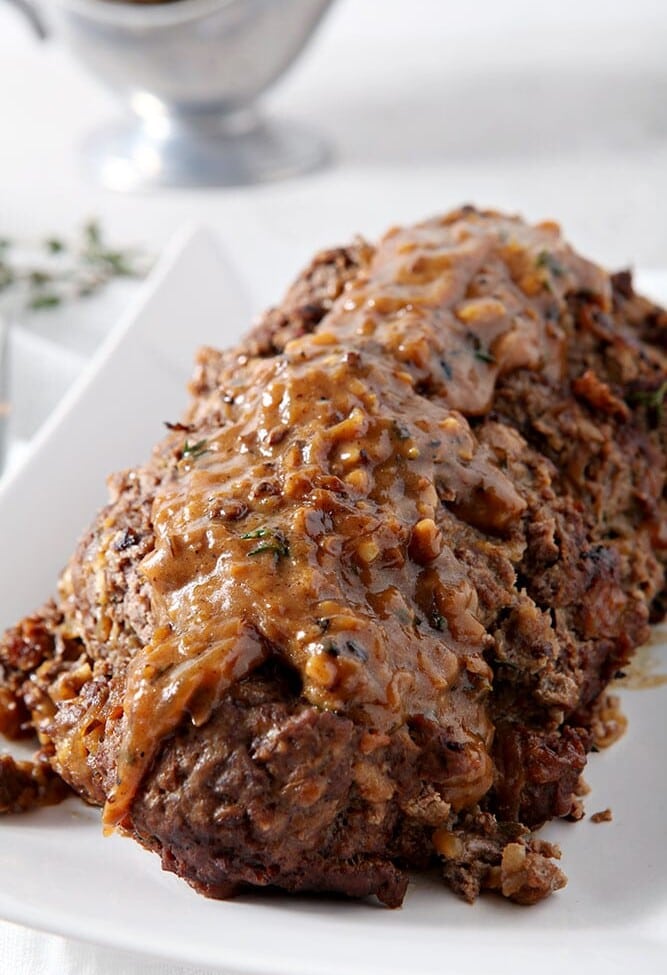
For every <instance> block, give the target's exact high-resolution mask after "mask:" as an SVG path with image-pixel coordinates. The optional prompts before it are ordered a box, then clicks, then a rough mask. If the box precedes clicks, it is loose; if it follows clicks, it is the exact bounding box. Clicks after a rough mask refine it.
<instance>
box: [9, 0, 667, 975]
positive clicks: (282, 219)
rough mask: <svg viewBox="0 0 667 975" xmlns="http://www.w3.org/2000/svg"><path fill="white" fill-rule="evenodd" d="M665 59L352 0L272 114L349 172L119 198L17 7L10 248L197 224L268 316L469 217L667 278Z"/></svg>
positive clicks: (419, 6) (476, 15)
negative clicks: (341, 272) (423, 228)
mask: <svg viewBox="0 0 667 975" xmlns="http://www.w3.org/2000/svg"><path fill="white" fill-rule="evenodd" d="M666 50H667V4H665V3H664V0H635V2H634V3H632V4H628V3H627V2H625V0H560V2H559V3H558V4H536V3H534V0H507V2H503V3H498V2H496V0H477V2H476V3H474V4H455V3H449V2H446V0H411V2H407V0H339V3H338V4H337V6H336V7H335V8H334V10H333V11H332V13H331V15H330V17H329V19H328V20H327V21H326V23H325V24H324V26H323V28H322V30H321V32H320V34H319V35H318V37H317V39H316V41H315V42H314V44H313V45H312V47H311V48H309V50H308V51H307V53H306V55H305V56H304V57H303V58H302V60H301V61H300V62H299V64H298V66H297V67H296V68H295V69H294V70H293V71H292V72H291V73H290V74H289V76H288V77H287V78H286V80H284V81H283V82H281V83H280V84H279V85H278V87H277V88H276V90H275V91H274V92H273V93H271V95H270V96H269V97H268V98H267V100H266V108H267V111H270V112H272V113H273V114H274V115H275V116H277V117H280V116H283V117H291V118H298V119H300V120H302V121H306V122H308V123H310V124H311V125H312V126H314V127H317V128H318V129H319V130H320V131H321V132H322V134H324V135H325V136H326V138H327V139H328V140H329V141H330V142H331V144H332V145H333V147H334V149H335V153H336V162H335V164H334V165H333V166H331V167H330V168H329V169H327V170H325V171H323V172H321V173H318V174H314V175H311V176H308V177H305V178H303V179H299V180H291V181H288V182H285V183H282V184H274V185H270V186H265V187H259V188H253V189H244V190H220V191H215V190H210V191H206V192H189V191H179V192H171V193H160V194H153V195H145V196H136V197H134V196H131V197H120V196H114V195H113V194H110V193H107V192H105V191H103V190H101V189H99V188H97V187H95V186H92V185H88V184H87V183H85V181H84V180H83V178H82V176H81V170H80V165H79V162H80V160H79V146H80V143H81V140H82V138H83V136H84V134H85V133H86V132H87V131H89V129H90V128H91V127H92V126H94V125H97V124H99V123H100V122H101V121H102V120H104V119H105V118H107V117H111V116H113V114H114V112H116V111H117V109H116V106H115V104H114V102H113V100H112V99H111V98H110V96H108V95H107V94H106V93H105V92H103V91H102V90H101V89H99V88H98V87H97V86H96V85H95V83H94V82H93V81H91V80H89V79H88V78H87V77H86V76H85V75H83V74H82V72H81V71H80V69H79V68H78V67H77V66H76V65H75V64H74V63H73V62H72V61H71V60H70V59H69V57H68V56H67V55H66V53H65V52H64V51H61V50H59V49H58V48H57V47H56V46H55V45H48V44H47V45H45V46H40V45H38V44H37V43H36V42H34V41H33V39H32V37H31V36H30V35H29V33H28V32H27V30H26V29H25V26H24V24H23V23H22V22H20V21H19V20H18V19H17V18H16V16H15V14H13V13H12V12H11V11H10V10H9V9H4V8H3V9H2V10H0V71H1V72H2V74H1V77H2V84H1V85H0V119H1V123H0V124H2V127H3V131H2V134H1V135H0V235H1V236H13V235H17V236H20V237H30V236H32V237H43V236H45V235H47V234H48V233H51V232H53V231H58V232H68V231H71V230H72V229H73V228H74V227H75V226H76V225H77V224H79V223H80V222H81V221H82V220H83V219H84V218H85V217H87V216H89V215H91V214H96V215H99V217H100V218H101V219H102V221H103V223H104V225H105V227H106V228H107V229H108V231H109V233H110V234H111V236H112V237H114V238H116V239H117V240H119V241H121V242H130V241H136V242H138V243H141V244H143V245H145V246H146V247H147V248H148V249H151V250H154V251H158V250H159V249H160V247H161V246H162V245H163V243H164V241H165V240H166V239H167V238H168V237H169V236H170V235H171V234H172V233H173V232H174V231H175V230H176V229H177V228H178V227H180V226H181V225H182V224H183V223H188V222H189V223H192V222H199V223H207V224H209V225H211V226H213V227H214V228H215V229H217V230H218V231H219V232H220V234H221V236H222V237H223V239H224V241H225V243H226V244H227V246H228V248H229V249H230V250H231V251H232V256H233V258H234V260H235V262H236V263H237V265H238V266H239V267H240V268H241V269H242V272H243V274H244V276H245V277H246V279H247V282H248V284H249V286H250V289H251V291H252V294H253V295H254V299H255V302H256V304H257V305H258V306H260V305H262V304H264V303H266V302H268V301H271V300H274V299H276V298H277V297H278V296H279V294H280V291H281V289H282V288H283V287H284V285H285V284H286V282H287V281H288V280H289V277H290V275H291V274H292V273H293V272H294V271H295V270H296V269H297V268H298V266H299V264H300V263H301V262H303V261H304V260H305V259H307V257H308V255H309V254H310V253H311V252H312V251H313V250H314V249H315V248H316V247H318V246H321V245H326V244H329V243H334V242H337V241H340V240H344V239H347V238H349V236H350V235H351V234H353V233H354V232H356V231H363V232H365V233H367V234H373V233H376V232H378V231H380V230H381V229H383V227H384V226H386V225H387V224H388V223H390V222H393V221H398V220H401V219H411V218H414V217H418V216H420V215H427V214H429V213H431V212H433V211H435V210H443V209H446V208H448V207H450V206H454V205H457V204H459V203H461V202H466V201H473V202H476V203H480V204H484V205H494V206H497V207H503V208H509V209H511V210H519V211H521V212H523V213H524V214H525V215H526V216H528V217H529V218H540V217H546V216H556V217H557V218H558V219H560V220H561V222H562V223H563V224H564V225H565V227H566V230H567V232H568V235H569V236H570V238H571V239H572V240H573V242H574V243H575V244H576V245H577V246H579V247H580V248H581V249H583V250H584V251H585V252H587V253H589V254H590V255H592V256H594V257H596V258H598V259H599V260H600V261H602V262H605V263H607V264H608V265H611V266H616V267H618V266H625V265H628V264H636V265H641V266H643V267H660V266H663V267H664V266H665V264H667V219H666V217H667V208H666V204H665V200H666V199H667V58H665V51H666ZM122 294H123V293H122V291H119V290H118V289H116V290H114V291H113V292H112V293H111V294H110V295H109V296H108V297H107V298H106V299H102V300H101V302H100V303H98V304H97V305H96V306H95V312H94V313H93V312H92V311H90V312H89V313H88V312H85V313H84V318H85V316H86V315H89V319H90V321H91V322H92V323H93V324H91V326H90V329H88V331H86V329H85V327H84V328H83V329H79V326H78V325H77V324H76V322H74V323H72V322H69V327H70V335H71V336H74V337H73V338H71V341H70V340H69V339H68V344H69V347H70V351H71V353H72V357H71V360H70V364H71V366H72V374H74V373H75V372H76V370H77V368H78V365H80V363H81V362H83V361H84V360H85V357H86V356H87V355H88V354H89V353H90V351H91V349H92V347H94V345H95V344H96V342H97V341H98V340H99V337H100V335H101V334H103V333H104V331H105V330H106V328H107V327H108V325H109V323H110V321H111V320H112V318H113V317H114V315H115V313H116V310H117V308H118V307H119V302H122V300H123V299H122ZM90 307H91V308H92V307H93V306H90ZM80 314H81V313H80V311H77V313H76V315H77V316H79V315H80ZM79 320H80V319H77V321H79ZM43 321H44V322H46V319H44V320H43ZM54 322H55V320H54ZM39 327H42V328H45V327H47V326H46V325H45V324H42V325H41V326H39ZM53 327H54V328H55V327H56V325H55V323H54V325H53ZM63 328H64V326H63ZM77 329H79V330H78V332H77ZM38 330H39V329H38ZM76 335H78V338H77V337H76ZM24 352H25V350H24ZM26 361H27V360H26V359H25V357H24V365H25V364H26ZM23 375H24V376H29V370H28V372H24V373H23ZM19 393H20V396H19V399H20V400H21V401H22V402H23V406H22V407H21V410H22V413H21V418H22V427H21V429H22V430H23V435H24V436H29V435H30V433H31V432H32V431H33V430H34V428H35V426H36V424H37V423H38V421H39V419H40V417H41V416H42V415H43V413H44V411H45V410H48V409H49V404H50V402H51V401H52V399H53V397H55V396H57V395H58V390H57V389H54V390H52V391H51V392H50V393H49V394H48V395H46V394H45V393H44V390H43V389H42V390H41V393H42V395H41V398H40V397H39V396H37V389H36V388H31V387H30V380H29V378H24V379H23V380H22V387H21V389H20V390H19ZM49 396H51V399H49ZM40 411H41V412H40ZM19 426H21V425H20V424H19ZM0 826H1V824H0ZM2 882H3V883H7V882H10V879H9V878H2ZM0 959H2V961H1V962H0V970H2V971H3V972H8V973H12V975H88V973H90V975H106V973H112V972H113V973H114V975H117V973H118V972H122V973H124V975H131V973H134V972H135V971H136V972H139V971H141V972H142V973H149V975H153V973H155V975H158V973H159V975H172V973H174V975H175V973H177V972H178V973H179V975H180V973H182V972H185V971H186V969H184V968H182V967H178V966H177V967H174V966H172V965H169V964H168V963H164V962H158V961H156V962H148V961H146V960H144V959H140V958H139V957H138V956H136V957H135V956H130V955H127V954H125V953H116V952H113V951H109V950H107V949H104V950H103V949H99V948H94V947H90V946H86V945H80V944H76V943H73V942H67V941H65V940H63V939H60V938H58V937H52V936H46V935H42V934H36V933H32V932H28V931H26V930H23V929H21V928H18V927H15V926H13V925H9V924H5V923H0ZM192 971H194V969H190V970H189V972H190V973H191V972H192Z"/></svg>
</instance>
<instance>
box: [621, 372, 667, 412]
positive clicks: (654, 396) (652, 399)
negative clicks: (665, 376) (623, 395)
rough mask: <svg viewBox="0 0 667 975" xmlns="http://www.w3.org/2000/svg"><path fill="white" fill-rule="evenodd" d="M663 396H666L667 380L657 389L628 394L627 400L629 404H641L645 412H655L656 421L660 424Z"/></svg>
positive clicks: (663, 404)
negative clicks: (656, 415)
mask: <svg viewBox="0 0 667 975" xmlns="http://www.w3.org/2000/svg"><path fill="white" fill-rule="evenodd" d="M665 396H667V380H665V382H664V383H663V384H662V386H658V388H657V389H653V390H637V391H636V392H634V393H630V394H629V395H628V400H629V401H630V402H631V403H641V405H642V406H645V407H646V409H647V410H655V411H656V412H657V414H658V419H659V420H660V422H662V416H663V410H664V406H665Z"/></svg>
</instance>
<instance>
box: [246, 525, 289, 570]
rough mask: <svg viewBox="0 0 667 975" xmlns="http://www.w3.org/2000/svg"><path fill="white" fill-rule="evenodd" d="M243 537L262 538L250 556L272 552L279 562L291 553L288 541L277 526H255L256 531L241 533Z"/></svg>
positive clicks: (247, 538)
mask: <svg viewBox="0 0 667 975" xmlns="http://www.w3.org/2000/svg"><path fill="white" fill-rule="evenodd" d="M241 538H242V539H244V540H250V539H262V541H260V543H259V545H256V546H255V547H254V548H253V549H251V550H250V551H249V552H248V556H249V557H250V556H253V555H263V554H264V553H265V552H271V553H272V555H274V556H275V560H276V562H279V561H280V559H282V558H286V557H287V556H288V555H289V544H288V541H287V539H286V538H285V536H284V535H283V533H282V532H281V531H279V529H277V528H255V530H254V531H251V532H246V534H245V535H241Z"/></svg>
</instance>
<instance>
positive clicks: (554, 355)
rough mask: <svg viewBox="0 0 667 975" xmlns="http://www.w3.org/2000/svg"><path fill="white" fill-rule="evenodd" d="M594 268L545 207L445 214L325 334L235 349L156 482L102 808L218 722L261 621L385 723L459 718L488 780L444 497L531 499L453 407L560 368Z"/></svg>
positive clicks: (481, 702)
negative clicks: (189, 729)
mask: <svg viewBox="0 0 667 975" xmlns="http://www.w3.org/2000/svg"><path fill="white" fill-rule="evenodd" d="M471 281H472V282H474V287H473V288H471ZM582 289H586V290H587V291H589V292H594V293H595V294H597V295H599V299H600V302H601V304H602V305H603V306H604V305H607V306H608V304H609V301H610V298H609V284H608V279H607V278H606V276H605V275H603V274H602V272H600V271H599V270H598V269H597V268H596V267H595V266H594V265H591V264H589V263H588V262H586V261H584V260H582V259H581V258H579V257H577V256H576V255H574V253H573V252H572V251H571V250H570V248H569V247H567V245H565V244H564V243H563V242H562V240H561V238H560V237H559V233H558V228H557V227H556V226H555V225H553V224H549V223H547V224H543V225H541V226H539V227H538V228H537V229H536V230H535V229H532V228H531V229H528V228H524V227H523V226H522V225H520V224H519V225H518V224H517V223H516V222H514V221H511V220H502V219H499V220H498V221H497V222H496V225H495V227H494V233H493V234H489V232H488V226H487V225H486V224H480V225H478V226H477V225H475V223H474V222H470V223H462V222H460V221H458V220H449V219H438V220H432V221H429V222H428V223H425V224H422V225H420V226H417V227H412V228H408V229H397V230H393V231H390V232H389V233H388V234H387V236H386V237H385V238H384V240H383V241H382V242H381V244H380V245H379V247H378V248H377V250H376V252H375V254H374V256H373V258H372V260H371V262H370V266H369V267H368V269H367V271H366V272H365V273H364V274H362V275H360V277H359V279H358V280H356V281H355V282H354V283H353V284H352V286H351V287H349V288H348V289H346V290H345V291H344V293H343V294H342V295H341V296H340V298H339V299H338V300H337V302H336V304H335V306H334V307H333V309H332V310H331V311H330V313H329V314H328V316H327V319H326V323H325V327H323V328H321V329H320V330H319V331H318V332H317V333H316V334H311V335H305V336H302V337H300V338H298V339H295V340H293V341H292V342H290V343H289V344H288V345H287V346H286V348H285V350H284V354H283V355H282V356H280V357H278V358H274V359H270V360H246V361H243V362H239V363H238V366H241V365H242V366H243V368H233V369H231V370H230V372H229V374H228V375H227V376H226V377H225V379H226V382H227V383H228V390H227V392H228V399H229V401H230V402H229V409H228V416H227V417H226V418H225V422H224V423H222V424H221V425H220V426H219V427H218V428H215V429H212V430H211V431H210V432H209V433H208V434H207V436H206V438H205V439H203V440H201V441H198V442H196V443H189V442H187V441H186V442H185V443H184V447H183V456H182V460H181V462H180V464H179V466H178V470H177V472H176V473H175V475H174V476H173V477H172V478H170V479H168V480H167V481H166V483H165V484H163V485H162V486H161V488H160V489H159V490H158V494H157V498H156V500H155V504H154V518H153V520H154V527H155V532H156V544H155V551H154V552H153V553H152V554H150V555H149V556H148V557H147V558H146V559H145V561H144V564H143V571H144V573H145V576H146V578H147V579H148V581H149V584H150V588H151V598H152V603H153V607H154V610H155V612H156V616H157V626H156V628H155V631H154V634H153V637H152V639H151V641H150V643H149V644H148V645H147V646H146V647H145V649H144V650H143V651H142V652H140V653H138V654H137V655H136V656H135V657H134V659H133V660H132V662H131V664H130V671H129V678H128V687H127V693H126V698H125V705H124V710H125V715H126V723H125V728H124V733H123V745H122V748H121V751H120V754H119V760H118V770H117V786H116V788H115V790H114V791H113V793H112V795H111V796H110V797H109V798H108V800H107V805H106V809H105V821H106V823H107V825H113V824H115V823H119V822H121V821H122V819H123V816H124V815H125V813H126V812H127V809H128V806H129V804H130V803H131V801H132V797H133V795H134V793H135V790H136V788H137V786H138V783H139V782H140V780H141V778H142V776H143V774H144V772H145V770H146V768H147V766H148V765H149V764H150V762H151V761H152V758H153V756H154V755H155V753H156V750H157V748H158V746H159V744H160V742H161V741H162V740H163V739H164V738H165V737H166V736H168V735H169V734H170V733H171V732H172V731H173V730H174V729H175V728H176V727H177V725H178V724H179V722H180V721H181V719H182V716H183V714H184V713H185V712H189V713H190V714H191V715H192V717H193V720H194V721H195V723H204V722H205V721H206V720H207V719H208V718H209V716H210V714H211V713H212V711H213V710H214V709H215V707H216V706H217V705H218V704H219V702H220V700H221V698H222V696H223V695H224V693H225V691H226V690H227V688H228V687H229V685H230V683H231V682H232V681H235V680H238V679H240V678H242V677H244V676H246V675H247V674H248V673H249V672H251V671H252V670H253V669H254V668H256V667H257V666H258V665H259V664H260V663H261V662H262V661H264V660H265V659H266V658H267V656H268V647H269V646H270V645H277V646H279V647H280V648H281V650H282V652H283V653H284V654H285V656H286V657H287V659H288V660H289V662H290V664H291V665H292V666H293V667H294V668H295V670H296V671H297V672H298V673H299V675H300V677H301V680H302V682H303V694H304V696H305V697H306V698H307V700H309V701H310V702H311V703H313V704H315V705H317V706H318V707H323V708H329V709H333V710H337V711H342V712H343V713H346V714H348V715H349V716H350V717H352V718H353V719H354V720H355V721H356V722H361V723H363V724H364V725H366V726H368V727H369V728H371V729H373V730H375V731H379V732H391V731H392V730H393V729H395V728H397V727H399V726H400V725H401V724H403V723H404V722H405V720H406V719H407V718H408V717H409V716H410V715H411V714H415V713H422V714H426V715H429V716H431V717H432V718H433V719H434V720H435V721H436V722H437V723H438V724H443V723H446V724H447V726H448V729H449V733H450V736H451V739H452V741H453V742H455V743H456V744H457V745H458V746H460V749H461V753H462V762H461V763H460V765H459V768H461V766H462V767H463V768H464V769H465V771H464V772H463V773H461V771H459V773H458V774H457V775H456V776H455V777H454V779H453V781H452V782H450V783H449V785H448V787H447V788H446V789H445V790H444V791H443V795H444V798H445V799H446V801H447V802H449V803H450V804H451V805H452V807H453V808H454V809H461V808H469V807H471V806H472V805H474V804H475V802H477V801H478V800H479V799H480V798H481V797H482V796H483V795H484V794H485V793H486V792H487V791H488V789H489V787H490V786H491V783H492V775H493V765H492V762H491V759H490V757H489V749H490V745H491V739H492V733H493V729H492V725H491V722H490V720H489V717H488V714H487V708H486V697H487V693H488V690H489V678H490V677H491V673H490V669H489V667H488V665H487V664H486V663H485V661H484V658H483V651H484V648H485V646H487V645H488V641H489V637H487V635H486V631H485V629H484V627H483V626H482V625H481V623H480V622H479V621H478V620H477V618H476V611H477V600H476V593H475V591H474V589H473V588H472V587H471V586H470V584H469V582H468V580H467V566H466V565H465V564H463V563H461V562H459V560H458V559H457V558H456V556H455V554H454V553H453V552H452V551H451V549H450V548H449V546H444V547H443V546H442V536H443V533H444V534H445V535H447V532H448V525H447V514H448V511H451V512H453V513H454V514H455V515H456V516H457V517H458V518H461V519H463V520H465V521H467V522H468V523H470V524H471V525H473V526H474V527H477V528H479V529H481V530H483V531H484V532H487V533H490V534H491V535H494V534H497V535H500V536H505V538H507V537H508V536H511V534H512V530H513V527H514V526H515V525H516V522H517V520H518V519H519V518H520V517H521V515H522V513H523V511H524V509H525V507H526V503H525V501H524V500H523V498H522V497H521V495H520V494H519V493H518V492H517V490H516V488H515V486H514V485H513V483H512V481H511V480H510V479H509V478H508V477H507V476H506V474H504V473H503V471H502V470H500V468H499V465H498V462H497V460H496V458H495V457H494V455H493V454H492V453H491V451H490V450H489V449H488V447H485V446H483V445H480V444H479V443H478V442H477V440H476V438H475V437H474V435H473V433H472V432H471V429H470V426H469V423H468V420H467V419H466V418H465V417H464V416H463V415H462V413H465V414H467V415H468V416H475V415H480V414H484V413H486V412H487V411H488V410H489V408H490V406H491V403H492V400H493V394H494V388H495V383H496V380H497V378H498V377H499V376H502V375H503V374H505V373H508V372H511V371H513V370H516V369H519V368H529V369H540V370H543V371H545V372H547V373H548V374H551V375H553V377H554V378H555V379H558V378H560V374H561V372H562V370H563V364H564V362H563V356H564V352H563V333H562V331H561V329H560V327H559V326H558V324H557V322H558V318H559V316H560V305H561V304H562V300H563V295H564V294H565V293H566V292H567V291H571V290H582ZM424 388H427V389H428V391H429V397H430V398H429V399H425V398H424V396H423V395H421V393H422V392H423V390H424ZM459 411H461V412H459ZM180 437H181V439H182V434H180ZM442 502H444V504H443V503H442ZM239 510H244V513H245V517H244V518H243V520H242V521H241V522H239V521H237V520H235V519H234V518H233V517H232V518H230V517H229V516H228V512H230V511H231V512H238V511H239Z"/></svg>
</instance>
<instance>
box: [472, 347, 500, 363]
mask: <svg viewBox="0 0 667 975" xmlns="http://www.w3.org/2000/svg"><path fill="white" fill-rule="evenodd" d="M475 358H476V359H479V361H480V362H488V363H490V364H493V363H495V361H496V357H495V356H494V354H493V352H489V351H488V349H481V348H480V349H475Z"/></svg>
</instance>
